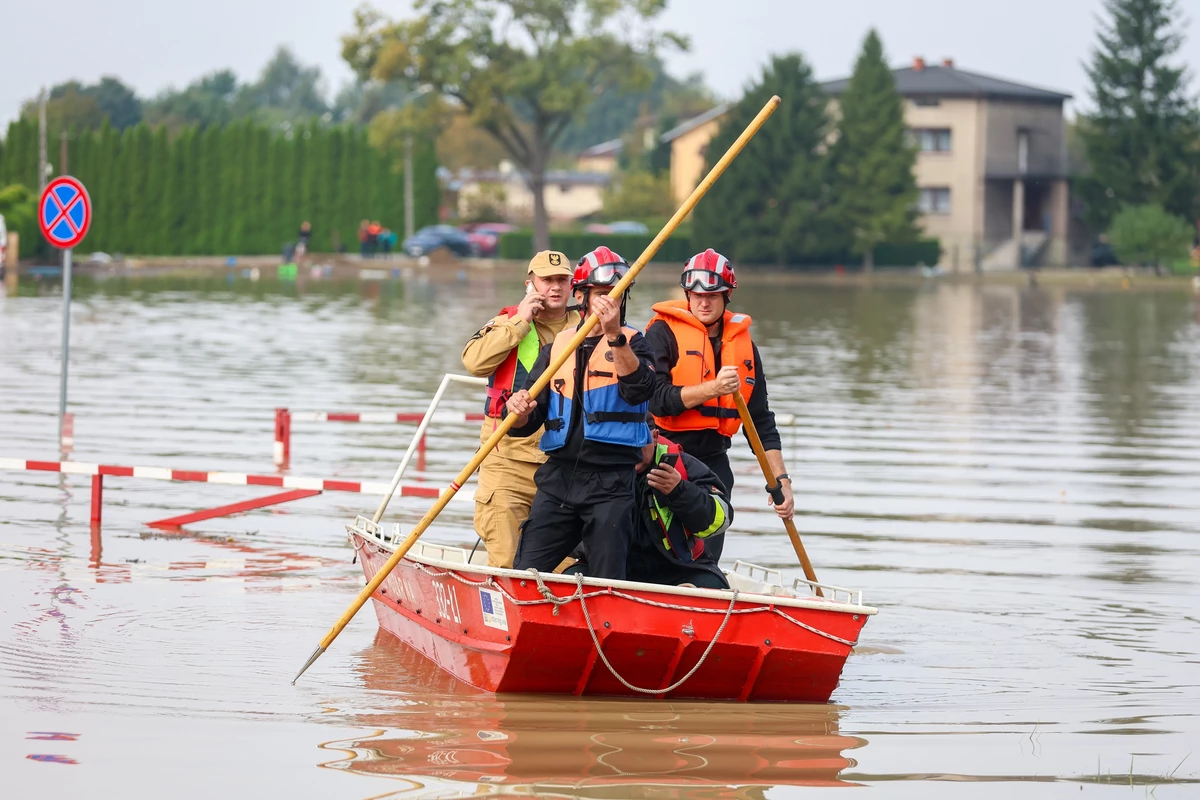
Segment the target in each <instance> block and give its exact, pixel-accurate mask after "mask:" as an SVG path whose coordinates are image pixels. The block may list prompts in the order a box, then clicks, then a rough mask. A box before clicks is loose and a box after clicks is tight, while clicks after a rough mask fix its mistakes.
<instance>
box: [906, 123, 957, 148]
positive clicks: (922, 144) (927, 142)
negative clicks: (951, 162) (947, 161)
mask: <svg viewBox="0 0 1200 800" xmlns="http://www.w3.org/2000/svg"><path fill="white" fill-rule="evenodd" d="M909 136H910V137H911V138H912V142H913V144H915V145H916V147H917V150H919V151H920V152H922V153H949V152H950V143H951V139H950V129H949V128H913V129H912V130H911V131H909Z"/></svg>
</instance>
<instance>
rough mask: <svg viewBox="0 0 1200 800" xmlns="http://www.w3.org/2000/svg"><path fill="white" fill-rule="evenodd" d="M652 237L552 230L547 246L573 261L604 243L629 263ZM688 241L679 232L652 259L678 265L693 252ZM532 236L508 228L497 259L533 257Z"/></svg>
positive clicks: (526, 258)
mask: <svg viewBox="0 0 1200 800" xmlns="http://www.w3.org/2000/svg"><path fill="white" fill-rule="evenodd" d="M653 238H654V237H653V236H652V235H651V236H642V235H639V234H631V233H552V234H550V247H551V249H553V250H558V251H561V252H563V253H566V254H567V256H568V257H569V258H570V259H571V260H572V261H573V262H574V261H578V260H579V259H580V258H582V257H583V254H584V253H587V252H589V251H591V250H594V249H596V248H597V247H599V246H601V245H604V246H605V247H610V248H612V249H613V250H614V251H616V252H617V253H619V254H621V255H622V256H624V257H625V260H627V261H628V262H629V263H631V264H632V263H633V260H634V259H635V258H637V257H638V256H640V255H641V254H642V251H643V250H645V249H646V246H647V245H649V244H650V241H651V240H652V239H653ZM691 247H692V245H691V241H690V240H689V239H688V238H687V237H686V236H682V235H680V234H679V233H676V234H675V235H674V236H672V237H671V238H670V239H667V241H665V242H663V246H662V247H661V248H659V250H658V253H657V255H655V256H654V260H655V261H677V262H679V263H680V264H682V263H683V262H685V261H687V260H688V259H689V258H691V257H692V256H693V255H694V252H693V251H692V249H691ZM533 252H534V250H533V237H532V236H531V235H530V232H529V231H512V232H511V233H506V234H504V235H503V236H501V237H500V247H499V254H500V257H501V258H511V259H517V260H525V261H527V260H529V259H530V258H532V257H533Z"/></svg>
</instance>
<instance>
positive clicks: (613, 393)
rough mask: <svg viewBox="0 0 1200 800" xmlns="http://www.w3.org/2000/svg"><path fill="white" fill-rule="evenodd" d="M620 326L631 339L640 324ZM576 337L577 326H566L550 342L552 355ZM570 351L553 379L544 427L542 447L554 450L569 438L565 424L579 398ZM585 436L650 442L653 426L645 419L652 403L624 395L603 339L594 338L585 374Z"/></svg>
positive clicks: (625, 442)
mask: <svg viewBox="0 0 1200 800" xmlns="http://www.w3.org/2000/svg"><path fill="white" fill-rule="evenodd" d="M621 330H623V331H624V332H625V335H626V336H627V337H629V338H630V339H632V338H633V336H634V334H636V333H637V331H636V330H634V329H633V328H629V327H623V328H622V329H621ZM574 337H575V328H568V329H566V330H564V331H562V332H561V333H559V334H558V336H556V337H554V344H553V345H551V347H550V361H551V362H553V361H554V359H555V358H557V357H558V356H559V354H561V353H562V351H563V350H565V349H566V347H567V345H568V344H570V342H571V339H573V338H574ZM576 360H577V359H576V358H574V357H571V358H568V359H567V360H566V362H565V363H564V364H563V365H562V367H560V368H559V370H558V372H556V373H554V377H553V378H551V379H550V407H549V409H548V410H547V413H546V429H545V431H544V432H543V433H542V440H541V443H540V444H541V448H542V450H543V451H545V452H547V453H550V452H553V451H554V450H557V449H559V448H560V447H562V446H563V445H565V444H566V443H567V433H568V431H567V428H568V427H569V426H570V424H571V409H572V407H573V405H574V404H575V403H576V402H577V401H578V400H579V398H576V397H575V362H576ZM582 400H583V413H582V414H581V415H580V420H581V421H582V423H583V438H584V439H587V440H589V441H593V442H607V443H609V444H621V445H626V446H629V447H642V446H644V445H646V444H649V442H650V426H648V425H647V424H646V409H647V407H648V406H649V403H639V404H638V405H636V406H635V405H630V404H629V403H627V402H625V400H624V399H622V397H621V393H620V390H619V387H618V386H617V370H616V366H615V364H614V361H613V353H612V348H610V347H609V346H608V344H607V342H605V341H604V340H603V339H602V340H601V341H600V342H598V343H597V344H596V349H595V350H593V351H592V355H591V358H590V359H588V364H587V374H586V375H585V376H584V378H583V398H582Z"/></svg>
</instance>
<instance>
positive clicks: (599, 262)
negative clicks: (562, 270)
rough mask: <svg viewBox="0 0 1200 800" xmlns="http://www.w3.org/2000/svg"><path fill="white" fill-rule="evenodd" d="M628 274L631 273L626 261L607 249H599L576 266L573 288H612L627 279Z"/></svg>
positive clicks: (580, 260)
mask: <svg viewBox="0 0 1200 800" xmlns="http://www.w3.org/2000/svg"><path fill="white" fill-rule="evenodd" d="M626 272H629V264H628V263H626V261H625V259H623V258H621V257H620V256H619V255H617V254H616V253H614V252H613V251H612V250H609V249H608V248H607V247H603V246H601V247H597V248H596V249H595V250H593V251H592V252H590V253H588V254H587V255H585V256H584V257H583V258H581V259H579V263H578V264H576V265H575V275H574V276H572V278H571V288H572V289H578V288H580V287H586V286H612V285H614V284H615V283H617V281H619V280H621V278H623V277H625V273H626Z"/></svg>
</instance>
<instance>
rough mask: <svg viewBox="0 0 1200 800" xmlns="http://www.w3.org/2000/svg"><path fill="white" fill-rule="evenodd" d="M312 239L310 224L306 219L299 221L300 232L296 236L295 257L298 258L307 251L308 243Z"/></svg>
mask: <svg viewBox="0 0 1200 800" xmlns="http://www.w3.org/2000/svg"><path fill="white" fill-rule="evenodd" d="M311 239H312V225H311V224H310V223H309V221H308V220H305V221H304V222H301V223H300V233H299V235H298V236H297V237H296V257H297V258H300V257H302V256H303V255H304V254H305V253H307V252H308V243H309V241H310V240H311Z"/></svg>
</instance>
